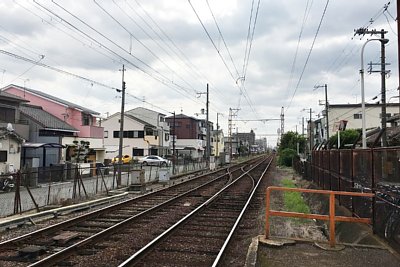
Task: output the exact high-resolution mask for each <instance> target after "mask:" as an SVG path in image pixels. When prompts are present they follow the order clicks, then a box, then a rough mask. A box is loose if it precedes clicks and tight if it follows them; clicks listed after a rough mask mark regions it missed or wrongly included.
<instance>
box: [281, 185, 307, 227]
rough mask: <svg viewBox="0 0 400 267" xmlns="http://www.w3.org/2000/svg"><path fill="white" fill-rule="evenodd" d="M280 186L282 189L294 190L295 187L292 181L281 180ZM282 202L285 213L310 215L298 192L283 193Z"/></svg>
mask: <svg viewBox="0 0 400 267" xmlns="http://www.w3.org/2000/svg"><path fill="white" fill-rule="evenodd" d="M282 185H283V186H284V187H289V188H295V187H296V185H295V183H294V181H293V180H290V179H283V180H282ZM283 200H284V204H285V208H286V209H287V211H292V212H299V213H310V208H309V207H308V205H307V204H306V203H305V201H304V199H303V197H302V196H301V193H300V192H284V194H283ZM295 221H297V222H305V221H306V219H295Z"/></svg>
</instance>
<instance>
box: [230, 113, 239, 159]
mask: <svg viewBox="0 0 400 267" xmlns="http://www.w3.org/2000/svg"><path fill="white" fill-rule="evenodd" d="M234 111H236V113H234ZM237 111H239V109H233V108H229V117H228V139H229V161H230V162H231V161H232V127H233V124H232V121H233V117H235V116H236V115H237Z"/></svg>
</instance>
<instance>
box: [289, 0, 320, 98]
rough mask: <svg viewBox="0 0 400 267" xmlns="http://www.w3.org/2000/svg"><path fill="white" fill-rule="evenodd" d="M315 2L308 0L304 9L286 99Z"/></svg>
mask: <svg viewBox="0 0 400 267" xmlns="http://www.w3.org/2000/svg"><path fill="white" fill-rule="evenodd" d="M313 2H314V1H313V0H311V4H309V3H310V0H307V4H306V8H305V10H304V15H303V22H302V24H301V27H300V33H299V37H298V38H297V46H296V52H295V53H294V58H293V62H292V67H291V70H290V76H289V81H288V86H287V88H286V93H285V99H287V98H288V94H289V89H290V86H292V81H293V75H294V70H295V67H296V62H297V55H298V52H299V47H300V41H301V37H302V36H303V30H304V26H305V24H306V21H307V19H308V16H309V14H310V11H311V6H312V4H313ZM307 11H308V12H307Z"/></svg>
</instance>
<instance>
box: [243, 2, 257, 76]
mask: <svg viewBox="0 0 400 267" xmlns="http://www.w3.org/2000/svg"><path fill="white" fill-rule="evenodd" d="M259 8H260V0H258V4H257V10H256V15H255V18H254V23H253V30H252V33H251V39H250V43H249V49H248V52H247V57H246V64H245V66H244V68H243V74H242V75H243V78H244V80H245V79H246V73H247V66H248V65H249V58H250V52H251V47H252V45H253V38H254V32H255V29H256V24H257V18H258V10H259Z"/></svg>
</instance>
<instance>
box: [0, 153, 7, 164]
mask: <svg viewBox="0 0 400 267" xmlns="http://www.w3.org/2000/svg"><path fill="white" fill-rule="evenodd" d="M0 162H7V150H0Z"/></svg>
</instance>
